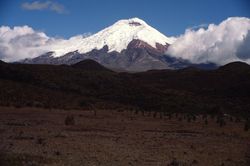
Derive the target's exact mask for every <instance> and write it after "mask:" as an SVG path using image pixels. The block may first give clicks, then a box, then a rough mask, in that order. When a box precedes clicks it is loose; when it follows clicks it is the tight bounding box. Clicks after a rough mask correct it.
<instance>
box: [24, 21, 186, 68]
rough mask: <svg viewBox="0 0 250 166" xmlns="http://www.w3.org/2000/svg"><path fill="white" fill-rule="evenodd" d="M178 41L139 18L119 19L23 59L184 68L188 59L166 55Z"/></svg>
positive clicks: (116, 66) (124, 66) (43, 61)
mask: <svg viewBox="0 0 250 166" xmlns="http://www.w3.org/2000/svg"><path fill="white" fill-rule="evenodd" d="M174 41H175V38H173V37H166V36H165V35H163V34H162V33H160V32H159V31H157V30H156V29H154V28H153V27H151V26H149V25H148V24H147V23H146V22H144V21H143V20H141V19H139V18H132V19H127V20H120V21H117V22H116V23H114V24H113V25H111V26H109V27H107V28H105V29H103V30H101V31H99V32H97V33H96V34H93V35H91V36H88V37H84V36H77V37H72V38H70V39H69V40H61V41H59V42H58V43H57V44H55V45H53V46H51V47H50V48H51V50H50V52H48V53H46V54H43V55H41V56H38V57H36V58H33V59H25V60H23V61H21V62H22V63H33V64H75V63H78V62H80V61H82V60H85V59H92V60H95V61H97V62H99V63H100V64H102V65H104V66H105V67H108V68H111V69H115V70H122V71H124V70H125V71H146V70H150V69H166V68H172V69H176V68H181V67H186V66H188V65H190V63H189V62H187V61H183V60H181V59H176V58H173V57H169V56H167V55H165V52H166V50H167V49H168V46H169V45H171V44H172V43H173V42H174Z"/></svg>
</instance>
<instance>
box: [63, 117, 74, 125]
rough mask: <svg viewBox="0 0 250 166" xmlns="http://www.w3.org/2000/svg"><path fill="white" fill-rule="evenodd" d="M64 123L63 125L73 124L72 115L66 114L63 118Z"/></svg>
mask: <svg viewBox="0 0 250 166" xmlns="http://www.w3.org/2000/svg"><path fill="white" fill-rule="evenodd" d="M64 124H65V125H67V126H68V125H75V118H74V116H73V115H68V116H66V118H65V120H64Z"/></svg>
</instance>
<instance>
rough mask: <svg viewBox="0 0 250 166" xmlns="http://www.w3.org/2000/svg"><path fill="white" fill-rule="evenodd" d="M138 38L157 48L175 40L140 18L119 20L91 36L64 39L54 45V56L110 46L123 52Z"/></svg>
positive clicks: (111, 48) (112, 49) (110, 49)
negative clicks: (157, 45) (158, 45)
mask: <svg viewBox="0 0 250 166" xmlns="http://www.w3.org/2000/svg"><path fill="white" fill-rule="evenodd" d="M134 39H138V40H141V41H144V42H146V43H147V44H149V45H150V46H152V47H154V48H156V44H157V43H158V44H161V45H167V44H172V43H173V42H174V40H175V39H174V38H169V37H166V36H165V35H163V34H162V33H160V32H159V31H157V30H156V29H154V28H153V27H151V26H149V25H148V24H147V23H146V22H144V21H143V20H141V19H139V18H132V19H127V20H119V21H117V22H116V23H114V24H113V25H111V26H109V27H107V28H105V29H103V30H101V31H99V32H98V33H96V34H93V35H91V36H89V37H84V36H78V37H74V38H70V39H69V40H62V41H60V42H58V44H56V45H55V46H53V47H52V49H53V50H51V51H53V52H54V54H53V56H54V57H60V56H62V55H65V54H67V53H69V52H73V51H76V50H77V51H78V52H79V53H87V52H90V51H91V50H93V49H101V48H103V47H104V46H105V45H107V46H108V48H109V52H112V51H117V52H121V51H122V50H123V49H126V48H127V46H128V44H129V43H130V42H131V41H132V40H134Z"/></svg>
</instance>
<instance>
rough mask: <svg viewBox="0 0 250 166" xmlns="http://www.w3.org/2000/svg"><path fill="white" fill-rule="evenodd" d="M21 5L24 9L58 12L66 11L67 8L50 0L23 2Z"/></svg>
mask: <svg viewBox="0 0 250 166" xmlns="http://www.w3.org/2000/svg"><path fill="white" fill-rule="evenodd" d="M21 7H22V8H23V9H24V10H51V11H54V12H56V13H59V14H64V13H67V10H66V9H65V7H64V6H63V5H62V4H59V3H57V2H52V1H44V2H40V1H34V2H31V3H29V2H24V3H23V4H22V5H21Z"/></svg>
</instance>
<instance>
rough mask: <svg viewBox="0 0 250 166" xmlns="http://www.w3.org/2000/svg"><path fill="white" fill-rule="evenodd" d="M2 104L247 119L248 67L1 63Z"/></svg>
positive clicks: (249, 105) (249, 108) (249, 99)
mask: <svg viewBox="0 0 250 166" xmlns="http://www.w3.org/2000/svg"><path fill="white" fill-rule="evenodd" d="M0 87H1V89H0V105H2V106H15V107H26V106H28V107H45V108H61V109H72V108H74V109H88V108H92V107H96V108H110V109H136V110H140V111H160V112H188V113H205V112H206V113H207V112H208V113H230V114H240V115H242V116H245V115H247V116H249V112H250V66H249V65H247V64H245V63H241V62H234V63H230V64H227V65H225V66H222V67H220V68H218V69H216V70H200V69H198V68H194V67H190V68H185V69H180V70H151V71H147V72H141V73H116V72H113V71H111V70H109V69H106V68H105V67H103V66H101V65H99V64H98V63H96V62H94V61H92V60H85V61H82V62H79V63H78V64H75V65H72V66H67V65H61V66H56V65H31V64H7V63H4V62H1V63H0Z"/></svg>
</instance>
